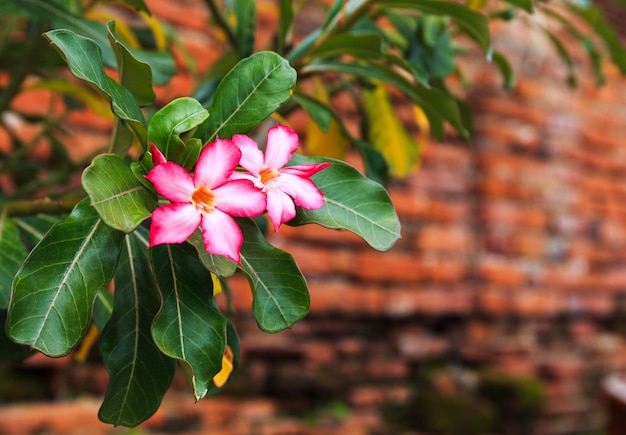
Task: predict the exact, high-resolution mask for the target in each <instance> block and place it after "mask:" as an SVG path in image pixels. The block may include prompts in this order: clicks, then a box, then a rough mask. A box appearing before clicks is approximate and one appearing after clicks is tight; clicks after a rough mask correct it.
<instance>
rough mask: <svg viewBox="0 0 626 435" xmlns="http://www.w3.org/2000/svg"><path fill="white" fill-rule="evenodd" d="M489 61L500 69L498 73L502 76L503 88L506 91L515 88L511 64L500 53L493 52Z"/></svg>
mask: <svg viewBox="0 0 626 435" xmlns="http://www.w3.org/2000/svg"><path fill="white" fill-rule="evenodd" d="M491 60H492V62H493V63H495V64H496V65H497V66H498V69H500V73H501V74H502V78H503V79H504V87H505V88H507V89H512V88H514V87H515V71H513V68H512V67H511V64H510V63H509V61H508V60H507V58H506V57H505V56H504V55H503V54H502V53H500V52H499V51H494V52H493V54H492V55H491Z"/></svg>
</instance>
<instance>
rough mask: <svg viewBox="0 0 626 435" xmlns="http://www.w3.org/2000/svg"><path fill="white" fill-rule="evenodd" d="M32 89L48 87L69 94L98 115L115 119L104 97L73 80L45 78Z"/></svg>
mask: <svg viewBox="0 0 626 435" xmlns="http://www.w3.org/2000/svg"><path fill="white" fill-rule="evenodd" d="M31 89H48V90H51V91H53V92H58V93H61V94H65V95H69V96H71V97H72V98H76V99H77V100H79V101H80V102H81V103H83V104H84V105H85V106H86V107H87V108H89V109H90V110H91V111H93V112H94V113H95V114H96V115H99V116H102V117H105V118H109V119H113V113H111V106H110V105H108V104H106V103H105V102H104V101H102V99H101V98H99V97H98V96H97V95H96V94H94V93H93V92H90V91H89V90H88V89H89V88H86V87H82V86H81V85H80V84H78V83H76V82H75V81H74V82H73V81H69V80H63V79H44V80H39V81H37V83H35V84H34V85H33V86H32V88H31Z"/></svg>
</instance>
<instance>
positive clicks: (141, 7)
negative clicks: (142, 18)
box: [121, 0, 150, 14]
mask: <svg viewBox="0 0 626 435" xmlns="http://www.w3.org/2000/svg"><path fill="white" fill-rule="evenodd" d="M121 1H122V2H124V3H126V4H127V5H130V6H132V7H133V8H134V9H135V10H136V11H144V12H146V13H148V14H149V13H150V9H148V6H147V5H146V3H145V2H144V0H121Z"/></svg>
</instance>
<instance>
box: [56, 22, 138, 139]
mask: <svg viewBox="0 0 626 435" xmlns="http://www.w3.org/2000/svg"><path fill="white" fill-rule="evenodd" d="M44 35H45V36H46V37H47V38H48V39H49V40H50V42H51V43H52V44H53V45H54V46H55V47H56V48H57V49H58V50H59V53H61V55H62V56H63V57H64V59H65V61H66V62H67V64H68V66H69V67H70V71H71V72H72V74H73V75H74V76H76V77H77V78H79V79H82V80H85V81H87V82H88V83H89V84H90V85H92V86H93V87H94V89H96V90H97V91H98V92H99V93H100V94H101V95H102V96H103V97H104V98H105V99H106V100H107V101H108V102H110V103H111V110H112V111H113V113H114V114H115V115H116V116H118V117H119V118H121V119H123V120H125V121H127V122H128V123H129V124H130V126H131V128H132V129H133V131H134V132H135V134H136V135H137V137H138V138H139V140H140V141H141V143H142V144H144V145H145V143H146V131H145V119H144V116H143V113H142V112H141V109H140V108H139V104H138V103H137V100H136V99H135V97H134V96H133V94H132V93H131V92H130V91H129V90H128V89H126V88H125V87H123V86H122V85H120V84H119V83H117V82H116V81H115V80H113V79H112V78H111V77H109V76H107V75H106V73H105V72H104V65H103V63H102V55H101V50H100V48H99V47H98V45H96V44H95V43H94V42H93V41H92V40H91V39H88V38H84V37H82V36H80V35H77V34H76V33H74V32H72V31H70V30H65V29H60V30H51V31H49V32H46V33H45V34H44Z"/></svg>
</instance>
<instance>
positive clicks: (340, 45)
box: [310, 33, 384, 59]
mask: <svg viewBox="0 0 626 435" xmlns="http://www.w3.org/2000/svg"><path fill="white" fill-rule="evenodd" d="M383 54H384V47H383V40H382V38H381V37H380V35H377V34H372V33H370V34H367V33H363V34H351V33H341V34H339V35H336V36H332V37H330V38H329V39H326V40H325V41H323V42H322V43H321V44H320V45H318V46H317V47H315V49H313V50H312V51H311V53H310V56H311V57H314V58H315V57H332V56H341V55H350V56H354V57H356V58H358V59H367V58H380V56H382V55H383Z"/></svg>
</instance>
